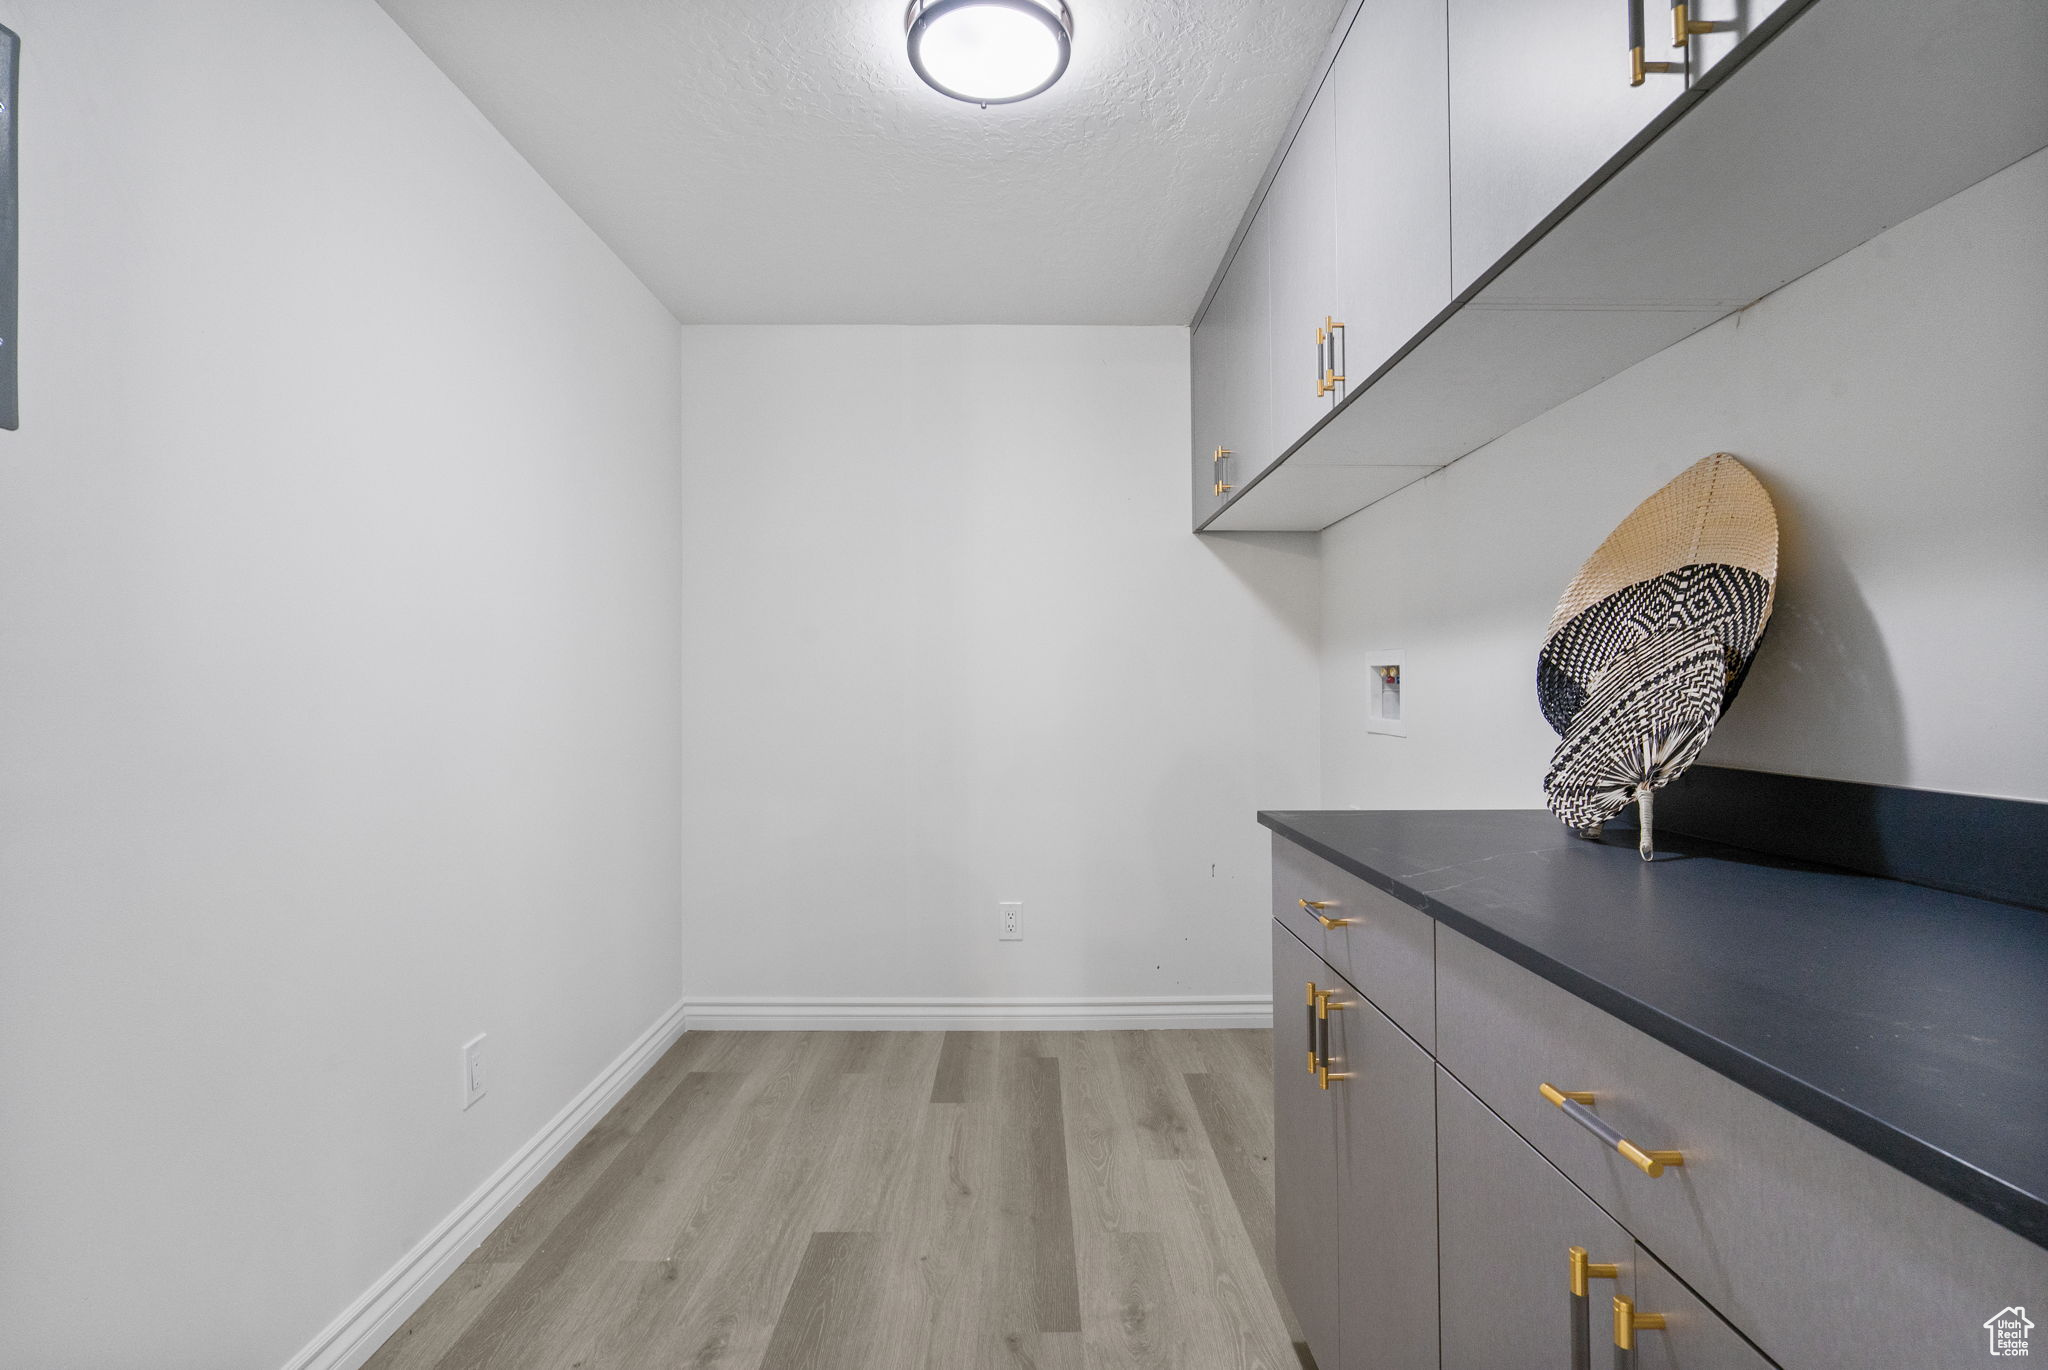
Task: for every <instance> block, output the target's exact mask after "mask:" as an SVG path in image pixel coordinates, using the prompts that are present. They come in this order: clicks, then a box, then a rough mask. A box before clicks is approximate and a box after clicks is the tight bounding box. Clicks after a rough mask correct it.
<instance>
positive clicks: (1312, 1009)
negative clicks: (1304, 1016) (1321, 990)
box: [1308, 980, 1320, 1075]
mask: <svg viewBox="0 0 2048 1370" xmlns="http://www.w3.org/2000/svg"><path fill="white" fill-rule="evenodd" d="M1318 1064H1320V1063H1319V1062H1318V1061H1317V1060H1316V982H1315V981H1313V980H1311V981H1309V982H1308V1073H1309V1074H1311V1075H1313V1074H1315V1073H1316V1066H1317V1065H1318Z"/></svg>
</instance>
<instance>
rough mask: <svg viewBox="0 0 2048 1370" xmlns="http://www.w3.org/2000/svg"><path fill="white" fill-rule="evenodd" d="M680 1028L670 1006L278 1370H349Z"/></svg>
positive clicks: (680, 1008)
mask: <svg viewBox="0 0 2048 1370" xmlns="http://www.w3.org/2000/svg"><path fill="white" fill-rule="evenodd" d="M683 1026H684V1005H683V1004H681V1003H678V1004H677V1005H676V1006H675V1007H674V1008H672V1009H670V1010H669V1011H668V1012H666V1013H664V1014H663V1015H662V1016H661V1018H660V1019H659V1020H658V1021H656V1023H655V1024H654V1026H652V1027H650V1028H648V1029H647V1031H645V1032H643V1033H641V1034H640V1037H639V1039H638V1040H637V1041H635V1042H634V1043H633V1044H632V1045H631V1046H629V1047H627V1048H626V1049H625V1051H623V1052H621V1053H620V1054H619V1057H618V1059H617V1060H615V1061H613V1062H612V1063H611V1064H610V1065H608V1066H606V1067H605V1068H604V1069H603V1070H602V1071H600V1072H599V1073H598V1077H597V1078H596V1079H595V1080H592V1081H591V1082H590V1083H589V1084H588V1085H585V1086H584V1087H583V1091H582V1092H581V1093H580V1094H578V1095H577V1096H576V1097H575V1098H574V1099H571V1100H570V1101H569V1103H568V1106H567V1107H565V1108H564V1109H563V1110H562V1111H561V1112H560V1113H557V1114H556V1115H555V1116H554V1119H553V1120H552V1121H551V1122H549V1123H548V1125H547V1126H546V1127H544V1128H542V1129H541V1130H540V1132H539V1133H538V1134H536V1135H535V1136H534V1138H533V1140H531V1141H529V1142H528V1143H527V1144H526V1145H525V1146H523V1147H521V1148H519V1150H518V1152H517V1153H516V1154H515V1155H514V1156H513V1157H512V1159H511V1160H509V1161H507V1162H505V1164H504V1165H502V1166H500V1167H499V1168H498V1173H497V1174H495V1175H493V1176H491V1178H490V1179H488V1180H486V1181H484V1183H483V1186H482V1187H481V1188H480V1189H478V1190H477V1191H476V1193H474V1194H472V1195H470V1196H469V1197H468V1198H467V1199H465V1200H463V1201H462V1204H461V1206H460V1207H458V1208H457V1209H456V1210H455V1211H454V1212H453V1213H450V1214H449V1215H448V1216H447V1217H446V1218H443V1219H442V1220H441V1223H440V1225H439V1226H438V1227H436V1228H435V1229H434V1230H433V1231H432V1232H430V1233H428V1234H427V1236H426V1237H425V1239H423V1240H422V1241H421V1242H420V1244H419V1245H418V1246H415V1247H414V1248H413V1249H412V1250H411V1251H408V1252H407V1253H406V1254H405V1257H404V1258H403V1259H402V1260H400V1261H399V1262H398V1264H397V1265H394V1266H392V1267H391V1269H389V1270H387V1271H385V1272H384V1275H383V1277H382V1278H381V1279H379V1280H378V1281H377V1282H376V1283H375V1284H373V1285H371V1286H370V1288H369V1290H368V1291H367V1292H365V1293H364V1295H363V1296H362V1297H361V1298H359V1299H357V1300H356V1301H355V1302H354V1303H353V1304H351V1305H349V1308H348V1310H347V1311H346V1312H344V1313H343V1314H342V1315H341V1316H340V1317H338V1318H336V1319H335V1320H334V1321H333V1322H332V1323H330V1324H329V1325H328V1327H327V1330H326V1331H324V1332H322V1333H321V1334H320V1335H319V1336H317V1337H315V1338H313V1340H312V1341H310V1342H308V1343H306V1345H305V1347H304V1348H303V1349H301V1350H300V1352H299V1353H298V1354H297V1355H296V1356H293V1357H292V1358H291V1359H290V1360H289V1361H287V1362H285V1370H357V1367H358V1366H360V1365H361V1364H362V1363H363V1362H364V1361H366V1360H368V1359H369V1358H370V1357H371V1355H373V1354H374V1353H375V1352H376V1350H377V1348H378V1347H379V1346H382V1345H383V1344H384V1342H385V1341H386V1340H387V1339H388V1338H389V1337H390V1336H391V1334H392V1333H394V1332H396V1331H397V1330H398V1329H399V1327H400V1326H401V1325H402V1324H403V1323H404V1322H405V1320H406V1319H407V1318H409V1317H411V1316H412V1314H413V1312H414V1310H416V1309H417V1308H418V1307H419V1306H420V1305H421V1304H422V1303H425V1302H426V1300H427V1295H429V1294H431V1293H433V1292H434V1290H435V1289H437V1288H438V1287H439V1286H440V1284H441V1282H442V1281H443V1280H445V1279H447V1278H448V1277H449V1276H450V1275H451V1274H453V1273H454V1272H455V1267H457V1266H458V1265H461V1264H462V1262H463V1261H464V1260H465V1259H467V1257H468V1256H469V1253H470V1252H472V1251H474V1250H476V1249H477V1247H478V1246H480V1245H482V1244H483V1240H484V1238H485V1237H487V1236H489V1235H490V1234H491V1230H492V1229H493V1228H495V1227H496V1226H497V1225H498V1224H499V1223H501V1222H503V1221H504V1220H505V1217H506V1215H507V1214H509V1213H511V1211H512V1210H513V1209H514V1208H516V1207H518V1206H519V1201H520V1200H521V1199H523V1198H525V1197H526V1196H527V1194H528V1193H530V1192H531V1191H532V1190H533V1187H534V1186H535V1185H537V1184H539V1183H540V1182H541V1179H542V1178H543V1177H544V1176H546V1174H547V1173H548V1172H549V1171H550V1170H553V1169H554V1168H555V1166H556V1165H557V1164H559V1163H560V1162H561V1159H562V1158H563V1157H564V1156H566V1155H568V1154H569V1149H570V1148H571V1147H573V1146H575V1145H576V1143H578V1142H580V1141H582V1140H583V1136H584V1134H585V1133H587V1132H589V1131H590V1129H591V1128H592V1127H594V1126H596V1124H597V1120H598V1119H600V1118H602V1117H604V1115H605V1114H606V1113H608V1112H610V1111H611V1107H612V1105H614V1104H616V1103H617V1102H618V1101H619V1100H620V1099H621V1098H623V1097H625V1093H626V1091H627V1090H629V1089H631V1088H632V1087H633V1085H634V1084H635V1082H637V1081H638V1080H639V1079H640V1077H641V1076H642V1075H645V1074H646V1073H647V1069H648V1067H649V1066H652V1065H653V1064H654V1063H655V1062H656V1061H657V1060H659V1059H660V1058H661V1055H662V1053H663V1052H665V1051H667V1050H668V1049H669V1047H671V1046H673V1045H674V1044H675V1041H676V1039H677V1038H678V1037H681V1036H682V1035H683Z"/></svg>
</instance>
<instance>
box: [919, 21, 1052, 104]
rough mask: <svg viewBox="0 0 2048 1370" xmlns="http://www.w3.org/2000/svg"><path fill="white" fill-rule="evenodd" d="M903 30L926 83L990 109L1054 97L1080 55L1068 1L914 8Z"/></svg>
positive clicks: (933, 87)
mask: <svg viewBox="0 0 2048 1370" xmlns="http://www.w3.org/2000/svg"><path fill="white" fill-rule="evenodd" d="M903 25H904V28H905V30H906V31H907V33H908V35H909V43H910V65H911V67H912V69H913V70H915V71H916V72H917V74H918V75H919V76H921V77H923V78H924V83H925V84H926V85H928V86H930V87H931V88H932V89H933V90H935V91H937V92H939V93H940V94H941V95H950V96H952V97H953V98H954V99H955V100H965V101H967V102H968V103H969V104H975V105H980V106H982V107H983V108H987V107H988V106H989V105H1009V104H1015V103H1016V102H1017V101H1019V100H1029V99H1030V98H1031V97H1032V96H1034V95H1037V94H1038V93H1039V92H1041V91H1043V90H1046V89H1048V88H1049V87H1051V85H1052V83H1053V82H1055V81H1057V80H1059V79H1060V76H1061V75H1062V74H1063V73H1065V71H1066V69H1067V58H1068V57H1069V56H1070V55H1071V54H1072V50H1073V38H1074V16H1073V15H1072V14H1071V13H1070V12H1069V11H1068V9H1067V7H1066V5H1065V4H1063V3H1062V0H1044V2H1043V3H1040V0H910V8H909V10H908V11H907V12H906V13H905V14H904V16H903Z"/></svg>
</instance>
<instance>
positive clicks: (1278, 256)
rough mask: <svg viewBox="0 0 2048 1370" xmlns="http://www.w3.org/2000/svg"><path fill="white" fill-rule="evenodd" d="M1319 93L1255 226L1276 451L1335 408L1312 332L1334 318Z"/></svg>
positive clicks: (1331, 152)
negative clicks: (1266, 260) (1267, 285)
mask: <svg viewBox="0 0 2048 1370" xmlns="http://www.w3.org/2000/svg"><path fill="white" fill-rule="evenodd" d="M1331 103H1332V102H1331V91H1330V88H1329V87H1328V86H1327V85H1326V86H1324V87H1323V89H1322V91H1321V93H1320V94H1318V95H1317V97H1316V99H1315V102H1314V103H1313V104H1312V105H1310V107H1309V112H1308V115H1307V117H1306V118H1305V119H1303V120H1302V125H1301V129H1300V131H1299V132H1298V133H1296V134H1295V137H1294V144H1293V146H1292V147H1290V148H1289V149H1288V150H1287V159H1286V161H1284V162H1282V163H1281V165H1280V171H1279V173H1278V174H1277V175H1275V176H1274V178H1273V185H1272V188H1271V189H1270V190H1269V191H1267V193H1266V203H1265V205H1264V206H1263V207H1262V208H1261V209H1260V210H1259V217H1260V218H1261V219H1266V220H1270V228H1269V230H1268V231H1269V232H1270V233H1271V234H1272V237H1271V239H1270V243H1269V247H1270V250H1271V252H1272V287H1271V290H1270V292H1269V293H1270V298H1271V300H1272V336H1273V351H1272V358H1271V362H1270V373H1269V374H1270V375H1271V377H1272V382H1271V384H1272V396H1273V424H1274V431H1273V439H1274V443H1275V445H1276V446H1277V447H1278V449H1279V450H1280V451H1285V450H1286V449H1287V448H1289V447H1291V446H1293V445H1294V444H1295V443H1296V442H1297V441H1299V440H1300V438H1301V435H1302V434H1304V433H1306V432H1307V431H1308V430H1309V429H1310V428H1311V427H1313V426H1314V425H1315V423H1316V422H1317V420H1319V419H1321V418H1322V417H1323V416H1324V415H1326V414H1328V413H1329V412H1330V410H1331V408H1332V407H1333V406H1334V405H1335V404H1336V397H1335V396H1334V395H1333V394H1332V393H1331V390H1332V388H1331V387H1330V386H1327V385H1325V384H1323V383H1322V382H1323V379H1324V377H1323V374H1322V372H1323V370H1324V369H1325V368H1323V367H1322V364H1321V356H1322V349H1321V347H1320V346H1319V344H1318V343H1317V341H1316V335H1317V331H1318V330H1319V329H1321V328H1322V327H1323V325H1324V324H1325V322H1326V321H1328V320H1329V319H1330V318H1331V317H1332V316H1333V315H1334V314H1335V313H1336V310H1337V210H1336V129H1335V122H1334V119H1333V116H1332V109H1331Z"/></svg>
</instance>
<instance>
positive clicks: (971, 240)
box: [380, 0, 1343, 364]
mask: <svg viewBox="0 0 2048 1370" xmlns="http://www.w3.org/2000/svg"><path fill="white" fill-rule="evenodd" d="M380 3H381V4H382V5H383V6H384V8H385V9H386V10H388V11H389V12H390V13H391V15H392V16H393V17H394V18H395V19H397V20H398V22H399V23H400V24H401V25H402V26H403V27H404V28H405V30H406V31H407V32H408V33H410V34H411V35H412V37H413V39H414V40H415V41H416V42H418V43H419V45H420V46H421V47H422V48H423V49H425V50H426V52H427V55H428V56H430V57H431V58H433V60H434V61H435V62H436V63H438V64H439V65H440V67H441V68H442V70H444V71H446V72H447V73H448V74H449V76H450V77H452V78H453V79H454V81H455V83H456V84H457V85H458V86H460V87H461V88H462V90H463V91H464V93H465V94H467V95H468V96H469V98H470V99H471V100H473V101H475V102H476V104H477V106H478V107H479V108H481V109H482V110H483V112H484V114H485V115H486V116H487V117H488V118H489V119H490V120H491V121H492V123H494V124H496V125H497V127H498V128H499V129H501V130H503V132H504V133H505V136H506V137H508V138H509V139H510V140H511V141H512V143H513V144H514V145H515V146H516V147H517V148H518V149H519V150H520V151H521V152H522V153H524V154H525V155H526V157H527V158H528V159H529V160H530V161H531V162H532V163H533V165H534V166H535V167H536V168H537V169H538V170H539V171H540V173H541V175H543V176H545V177H546V178H547V179H548V181H549V182H550V183H551V184H552V185H553V186H554V187H555V188H556V189H557V190H558V191H559V192H560V193H561V194H562V196H563V197H564V198H565V199H567V200H568V202H569V203H570V204H571V205H572V206H574V207H575V208H576V210H577V211H578V212H579V213H581V214H582V215H583V217H584V218H585V219H586V220H588V221H589V222H590V224H591V225H592V227H594V228H595V229H596V230H597V231H598V232H599V233H600V234H602V235H603V236H604V238H605V240H606V241H607V242H609V243H610V244H611V245H612V247H613V248H614V250H616V251H617V252H618V253H619V255H620V256H621V257H623V258H624V259H625V261H626V262H627V264H628V265H630V266H631V267H632V268H633V269H634V270H635V271H637V272H638V273H639V274H640V276H641V278H642V279H643V280H645V281H646V282H647V283H648V285H649V286H651V287H652V288H653V290H654V291H655V293H656V294H657V295H659V296H660V297H661V298H662V300H664V301H665V302H666V303H667V304H668V306H669V308H670V309H671V310H673V311H674V312H675V314H676V317H678V318H679V319H682V320H683V321H684V322H687V323H793V322H817V323H827V322H830V323H1186V322H1187V321H1188V319H1189V318H1190V317H1191V316H1192V315H1193V313H1194V311H1195V308H1196V306H1197V305H1198V304H1199V303H1200V302H1201V298H1202V295H1203V293H1204V292H1205V291H1206V289H1207V288H1208V284H1209V279H1210V276H1211V275H1212V273H1213V272H1214V270H1215V268H1216V265H1217V262H1218V261H1219V260H1220V259H1221V257H1222V255H1223V251H1224V249H1225V247H1226V246H1228V244H1229V241H1230V237H1231V234H1232V232H1233V231H1234V230H1235V229H1236V226H1237V221H1238V217H1239V215H1240V214H1241V213H1242V211H1243V209H1244V206H1245V203H1246V201H1247V200H1248V198H1249V197H1250V195H1251V193H1252V191H1253V190H1254V188H1255V187H1256V186H1257V184H1258V181H1259V177H1260V175H1261V173H1262V172H1263V171H1264V169H1265V166H1266V163H1267V161H1268V159H1269V158H1270V157H1271V156H1272V153H1273V150H1274V147H1275V146H1276V144H1277V143H1278V141H1279V139H1280V136H1281V134H1282V133H1283V132H1284V131H1285V129H1286V126H1287V123H1288V120H1289V117H1290V116H1291V114H1292V113H1293V111H1294V107H1295V104H1296V102H1297V101H1298V100H1299V98H1300V96H1301V93H1302V90H1303V87H1304V85H1305V84H1306V82H1307V80H1308V79H1309V77H1310V75H1311V74H1312V72H1313V71H1314V69H1315V67H1316V63H1317V59H1318V58H1319V57H1320V55H1321V54H1322V51H1323V49H1324V47H1325V45H1326V44H1327V42H1328V40H1329V36H1330V31H1331V29H1332V27H1333V25H1334V24H1335V22H1336V19H1337V15H1338V12H1339V10H1340V9H1341V8H1342V4H1343V0H1266V2H1264V3H1261V0H1070V4H1071V6H1072V8H1073V11H1074V56H1073V64H1072V66H1071V67H1070V68H1069V69H1068V71H1067V74H1066V76H1065V77H1064V78H1063V79H1062V80H1061V82H1060V83H1059V84H1058V85H1057V86H1055V87H1053V89H1052V90H1050V91H1048V92H1047V93H1046V94H1044V95H1041V96H1039V97H1038V98H1036V99H1033V100H1027V101H1025V102H1023V103H1022V104H1017V105H1007V106H996V107H994V108H991V109H986V110H984V109H980V108H977V107H976V106H973V105H967V104H962V103H960V102H959V101H957V100H949V99H946V98H945V97H944V96H941V95H939V94H938V93H937V92H935V91H932V90H930V89H929V88H927V87H926V86H925V85H923V84H922V83H921V82H920V81H919V80H918V79H917V77H916V75H915V74H914V73H913V72H912V71H911V70H910V65H909V63H908V61H907V60H906V59H905V57H904V51H903V10H904V4H903V0H380ZM793 361H796V362H797V364H801V362H800V359H793Z"/></svg>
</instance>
